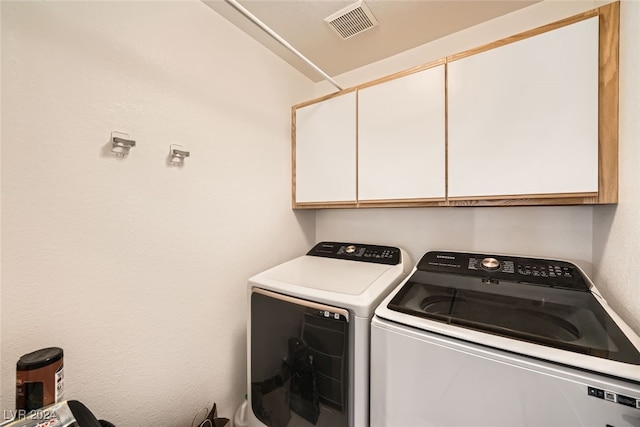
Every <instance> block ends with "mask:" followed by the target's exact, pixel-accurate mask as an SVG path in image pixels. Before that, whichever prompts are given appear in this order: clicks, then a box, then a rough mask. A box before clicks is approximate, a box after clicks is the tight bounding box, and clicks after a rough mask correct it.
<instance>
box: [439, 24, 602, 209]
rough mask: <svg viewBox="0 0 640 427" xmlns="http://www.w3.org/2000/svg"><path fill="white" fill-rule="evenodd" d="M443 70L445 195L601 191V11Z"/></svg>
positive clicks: (463, 60) (462, 60)
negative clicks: (446, 158) (446, 130)
mask: <svg viewBox="0 0 640 427" xmlns="http://www.w3.org/2000/svg"><path fill="white" fill-rule="evenodd" d="M447 72H448V75H447V78H448V80H447V84H448V98H449V99H448V123H449V134H448V154H449V170H448V178H449V181H448V188H449V197H461V196H493V195H519V194H549V193H575V192H597V191H598V17H594V18H590V19H588V20H585V21H581V22H578V23H576V24H572V25H568V26H566V27H562V28H560V29H557V30H553V31H549V32H547V33H543V34H540V35H537V36H533V37H530V38H527V39H524V40H521V41H518V42H515V43H511V44H508V45H505V46H502V47H499V48H496V49H492V50H489V51H485V52H482V53H479V54H476V55H472V56H469V57H466V58H463V59H460V60H457V61H453V62H451V63H449V64H448V71H447Z"/></svg>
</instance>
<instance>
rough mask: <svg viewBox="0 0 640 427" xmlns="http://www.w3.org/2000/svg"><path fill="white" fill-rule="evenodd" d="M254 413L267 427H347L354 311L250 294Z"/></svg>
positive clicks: (266, 293) (256, 291) (255, 292)
mask: <svg viewBox="0 0 640 427" xmlns="http://www.w3.org/2000/svg"><path fill="white" fill-rule="evenodd" d="M250 322H251V330H250V342H251V350H250V355H251V361H250V364H251V370H250V372H251V391H250V395H251V408H252V410H253V413H254V415H255V416H256V418H258V419H259V420H261V421H262V422H263V423H264V424H265V425H267V426H276V425H277V426H290V427H293V426H305V427H306V426H316V427H324V426H327V427H347V425H348V413H349V411H348V406H349V405H348V378H349V375H348V369H349V366H348V361H349V357H348V348H349V346H348V342H349V341H348V337H349V312H348V311H346V310H344V309H339V308H335V307H330V306H326V305H322V304H318V303H315V302H310V301H306V300H302V299H297V298H293V297H290V296H286V295H281V294H278V293H275V292H271V291H266V290H262V289H254V290H253V292H252V294H251V320H250Z"/></svg>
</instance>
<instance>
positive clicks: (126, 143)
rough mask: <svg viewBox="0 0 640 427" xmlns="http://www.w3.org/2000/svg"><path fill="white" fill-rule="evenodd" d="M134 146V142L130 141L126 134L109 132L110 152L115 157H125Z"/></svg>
mask: <svg viewBox="0 0 640 427" xmlns="http://www.w3.org/2000/svg"><path fill="white" fill-rule="evenodd" d="M135 146H136V142H135V141H134V140H132V139H131V138H130V137H129V135H128V134H126V133H124V132H117V131H113V132H111V152H112V153H113V154H115V155H116V157H126V156H127V155H128V154H129V150H131V148H132V147H135Z"/></svg>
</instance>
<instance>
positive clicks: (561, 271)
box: [418, 251, 589, 291]
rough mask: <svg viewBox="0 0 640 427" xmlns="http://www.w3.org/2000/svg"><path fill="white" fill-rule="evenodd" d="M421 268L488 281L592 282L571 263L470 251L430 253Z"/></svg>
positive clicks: (572, 285) (581, 285) (574, 285)
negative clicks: (476, 277)
mask: <svg viewBox="0 0 640 427" xmlns="http://www.w3.org/2000/svg"><path fill="white" fill-rule="evenodd" d="M418 270H421V271H429V272H437V273H451V274H464V275H468V276H478V277H481V278H483V279H486V280H487V283H497V281H499V280H508V281H512V282H520V283H531V284H536V285H542V286H549V287H555V288H565V289H574V290H580V291H588V290H589V285H588V283H587V281H586V280H585V278H584V277H583V275H582V274H581V273H580V270H579V269H578V268H577V267H576V266H575V265H574V264H571V263H569V262H565V261H554V260H548V259H540V258H524V257H514V256H504V255H491V254H477V253H467V252H439V251H433V252H427V253H426V254H425V255H424V256H423V257H422V259H421V260H420V262H419V263H418Z"/></svg>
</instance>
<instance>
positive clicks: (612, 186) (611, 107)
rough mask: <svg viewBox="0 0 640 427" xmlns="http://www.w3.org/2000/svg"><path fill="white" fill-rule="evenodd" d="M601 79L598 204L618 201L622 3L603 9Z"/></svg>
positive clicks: (601, 13)
mask: <svg viewBox="0 0 640 427" xmlns="http://www.w3.org/2000/svg"><path fill="white" fill-rule="evenodd" d="M599 12H600V18H599V20H600V45H599V56H600V57H599V65H600V70H599V77H598V80H599V82H598V123H599V127H598V142H599V144H598V203H602V204H604V203H617V202H618V128H619V108H620V107H619V105H620V104H619V60H620V3H619V2H615V3H611V4H608V5H606V6H602V7H600V9H599Z"/></svg>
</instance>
